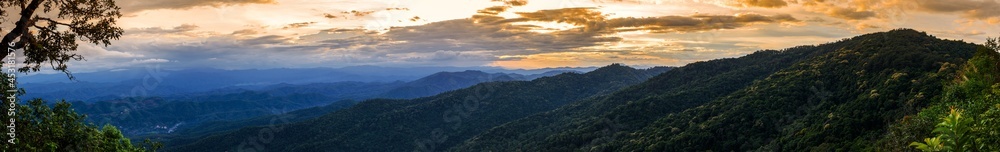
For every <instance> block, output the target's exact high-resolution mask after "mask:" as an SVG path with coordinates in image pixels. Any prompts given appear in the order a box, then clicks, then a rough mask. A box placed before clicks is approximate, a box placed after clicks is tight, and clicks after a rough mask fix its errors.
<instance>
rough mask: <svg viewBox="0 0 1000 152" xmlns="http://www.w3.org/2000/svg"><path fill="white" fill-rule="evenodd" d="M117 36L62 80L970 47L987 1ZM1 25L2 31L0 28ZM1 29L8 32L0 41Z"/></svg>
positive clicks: (306, 22) (378, 1)
mask: <svg viewBox="0 0 1000 152" xmlns="http://www.w3.org/2000/svg"><path fill="white" fill-rule="evenodd" d="M116 3H117V5H118V6H120V7H121V8H122V12H123V14H124V16H123V17H122V18H120V19H119V21H118V26H120V27H122V28H123V29H125V33H124V35H123V36H122V37H121V38H120V39H118V40H115V41H112V44H111V45H108V46H103V45H93V44H86V43H80V46H79V48H78V50H77V52H76V53H77V54H80V55H83V56H84V57H85V58H86V60H85V61H73V62H70V64H69V66H70V70H71V71H74V72H88V71H102V70H116V69H124V68H134V67H147V66H161V67H168V68H205V67H207V68H221V69H266V68H311V67H345V66H356V65H376V66H392V67H415V66H461V67H471V66H498V67H503V68H510V69H519V68H520V69H537V68H546V67H588V66H603V65H608V64H611V63H624V64H627V65H634V66H683V65H685V64H688V63H692V62H696V61H705V60H711V59H718V58H729V57H739V56H743V55H746V54H749V53H753V52H754V51H757V50H763V49H782V48H788V47H793V46H799V45H814V44H822V43H826V42H832V41H837V40H840V39H844V38H849V37H853V36H856V35H860V34H864V33H871V32H879V31H888V30H891V29H897V28H912V29H916V30H919V31H925V32H927V33H928V34H931V35H935V36H937V37H939V38H946V39H953V40H964V41H966V42H974V43H981V42H984V41H985V39H986V38H987V37H997V36H1000V28H998V25H1000V9H998V8H1000V1H998V0H546V1H539V0H532V1H524V0H513V1H506V0H364V1H346V0H157V1H148V0H118V1H117V2H116ZM3 22H4V23H3V24H10V23H7V22H12V21H3ZM4 32H7V31H4Z"/></svg>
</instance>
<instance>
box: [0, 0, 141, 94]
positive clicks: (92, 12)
mask: <svg viewBox="0 0 1000 152" xmlns="http://www.w3.org/2000/svg"><path fill="white" fill-rule="evenodd" d="M0 8H2V9H0V20H11V21H16V22H14V28H12V29H9V32H8V31H7V29H2V28H0V31H3V32H6V33H4V34H3V39H2V41H0V42H2V43H0V44H2V45H3V46H4V47H5V48H8V47H9V48H12V49H15V50H17V49H24V56H25V58H24V63H25V64H26V65H25V66H24V67H21V68H19V69H18V71H19V72H30V71H38V70H39V67H41V65H42V64H44V63H48V64H49V65H50V66H51V67H52V69H54V70H59V71H62V72H65V73H66V74H67V75H68V76H70V79H72V78H73V77H72V76H71V75H69V72H68V71H67V66H66V62H68V61H69V60H78V61H79V60H83V56H80V55H77V54H74V53H72V52H73V51H75V50H76V48H77V46H78V44H77V38H80V39H81V40H80V42H83V43H93V44H96V45H102V44H103V45H105V46H107V45H109V44H111V40H112V39H118V38H119V37H121V35H122V32H123V30H122V28H120V27H117V26H116V25H115V24H116V22H117V19H118V18H120V17H121V16H122V14H121V12H119V9H120V8H119V7H118V6H116V5H115V2H114V0H0ZM15 10H19V12H17V14H14V13H15V12H14V11H15ZM8 11H10V12H8ZM10 45H13V46H12V47H11V46H10ZM6 57H7V53H0V58H6Z"/></svg>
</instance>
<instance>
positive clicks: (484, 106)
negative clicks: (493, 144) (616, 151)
mask: <svg viewBox="0 0 1000 152" xmlns="http://www.w3.org/2000/svg"><path fill="white" fill-rule="evenodd" d="M662 71H664V70H663V68H654V69H650V70H636V69H632V68H628V67H625V66H621V65H617V64H615V65H610V66H607V67H603V68H600V69H597V70H594V71H592V72H588V73H585V74H575V73H565V74H561V75H557V76H552V77H543V78H539V79H536V80H532V81H509V82H493V83H483V84H479V85H475V86H473V87H470V88H466V89H460V90H455V91H450V92H446V93H442V94H439V95H435V96H431V97H425V98H418V99H413V100H388V99H378V100H369V101H364V102H361V103H359V104H358V105H356V106H354V107H351V108H349V109H344V110H340V111H337V112H333V113H331V114H328V115H325V116H322V117H320V118H318V119H315V120H309V121H305V122H300V123H293V124H289V125H279V126H263V127H253V128H244V129H240V130H238V131H235V132H232V133H228V134H222V135H217V136H212V137H208V138H205V139H202V140H200V141H198V142H196V143H192V144H189V145H185V146H179V147H175V148H168V149H167V150H170V151H191V150H198V151H225V150H248V149H250V150H266V151H413V150H436V149H437V150H440V149H438V147H450V146H451V145H454V144H457V143H459V142H461V141H464V140H465V139H467V138H469V137H471V136H473V135H476V134H479V133H480V132H482V131H485V130H486V129H489V128H492V127H494V126H496V125H500V124H502V123H505V122H508V121H512V120H516V119H519V118H522V117H525V116H528V115H531V114H534V113H538V112H543V111H548V110H551V109H554V108H556V107H559V106H562V105H563V104H566V103H569V102H571V101H575V100H578V99H582V98H587V97H591V96H595V95H600V94H606V93H609V92H611V91H614V90H617V89H618V88H621V87H625V86H628V85H632V84H635V83H639V82H641V81H644V80H646V79H647V78H649V77H651V76H653V75H655V74H658V73H657V72H662ZM271 128H280V130H279V129H271ZM261 130H278V131H280V133H275V134H274V138H273V140H270V141H269V142H267V143H266V146H263V145H261V144H263V143H260V142H259V141H248V140H247V139H254V138H256V137H257V132H258V131H261ZM253 142H257V143H253ZM248 144H257V145H260V146H255V145H248Z"/></svg>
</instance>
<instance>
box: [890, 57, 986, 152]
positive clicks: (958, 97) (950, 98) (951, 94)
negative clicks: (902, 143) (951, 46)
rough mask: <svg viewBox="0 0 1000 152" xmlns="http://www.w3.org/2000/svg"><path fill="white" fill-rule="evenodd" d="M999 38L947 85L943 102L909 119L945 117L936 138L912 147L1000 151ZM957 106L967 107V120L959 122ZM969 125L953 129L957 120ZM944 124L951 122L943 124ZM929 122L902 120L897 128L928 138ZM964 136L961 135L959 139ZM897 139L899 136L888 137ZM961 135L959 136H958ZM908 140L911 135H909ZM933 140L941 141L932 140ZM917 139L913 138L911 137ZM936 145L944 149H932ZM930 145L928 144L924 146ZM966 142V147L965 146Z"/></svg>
mask: <svg viewBox="0 0 1000 152" xmlns="http://www.w3.org/2000/svg"><path fill="white" fill-rule="evenodd" d="M995 47H996V39H991V40H989V41H987V43H986V45H985V46H983V47H980V48H979V49H978V51H977V52H976V56H975V57H973V58H972V59H969V61H968V63H966V64H965V66H964V67H963V68H962V70H961V71H959V73H960V75H958V76H957V77H956V78H955V79H954V81H953V82H949V84H950V85H949V86H947V87H946V88H945V92H944V97H943V98H942V100H940V101H939V102H935V103H934V104H933V105H932V106H930V107H928V108H926V109H924V110H922V111H920V113H919V114H918V117H916V118H915V119H913V120H908V122H932V121H931V120H930V119H933V118H941V119H942V120H943V122H941V123H940V124H938V125H937V127H936V128H934V129H933V131H930V132H933V133H937V135H935V137H933V138H926V139H925V141H924V142H923V143H920V142H913V143H911V145H912V146H915V147H916V148H918V149H921V150H924V151H1000V145H997V144H996V143H1000V127H998V126H1000V52H996V49H997V48H995ZM943 107H951V109H952V111H951V112H949V113H947V114H946V113H945V112H944V111H943V110H942V109H944V108H943ZM954 109H965V110H964V117H962V118H964V119H963V121H956V120H955V119H956V118H957V117H958V116H956V115H959V114H962V112H955V110H954ZM965 121H969V122H968V124H967V126H968V127H966V128H968V129H967V130H965V129H963V128H953V126H955V125H956V124H959V123H957V122H961V123H966V122H965ZM943 124H948V125H945V126H942V125H943ZM927 126H930V125H929V124H927V123H902V124H899V125H897V126H895V127H894V128H895V129H897V131H896V132H902V131H898V130H908V131H910V132H903V133H899V134H900V136H918V137H921V136H923V137H926V136H930V135H927V134H920V133H921V132H928V130H930V128H929V127H927ZM952 132H968V133H967V134H968V135H966V136H958V135H953V134H951V133H952ZM959 137H960V138H959ZM887 138H895V136H891V137H887ZM956 138H957V139H956ZM907 139H908V138H907ZM932 139H934V140H938V141H939V142H940V143H932V142H931V141H932ZM910 140H911V141H913V139H910ZM936 144H941V145H940V146H939V147H943V149H935V148H932V147H934V145H936ZM923 145H927V146H923ZM961 145H965V146H961Z"/></svg>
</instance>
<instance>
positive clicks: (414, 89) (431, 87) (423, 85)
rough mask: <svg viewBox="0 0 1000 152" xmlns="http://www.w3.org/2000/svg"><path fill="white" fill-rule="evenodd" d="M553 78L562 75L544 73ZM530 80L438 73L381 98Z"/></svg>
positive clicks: (479, 73)
mask: <svg viewBox="0 0 1000 152" xmlns="http://www.w3.org/2000/svg"><path fill="white" fill-rule="evenodd" d="M543 74H549V75H544V76H552V75H557V74H560V73H543ZM514 80H530V79H529V78H528V77H526V76H524V75H520V74H512V73H510V74H508V73H486V72H482V71H475V70H467V71H462V72H438V73H435V74H432V75H430V76H427V77H424V78H420V79H417V80H413V81H410V82H407V83H406V84H403V85H402V86H399V87H396V88H394V89H392V90H389V91H386V92H385V93H382V95H380V96H379V97H385V98H403V99H405V98H415V97H425V96H431V95H435V94H438V93H441V92H445V91H451V90H455V89H457V88H465V87H469V86H472V85H475V84H478V83H482V82H493V81H514Z"/></svg>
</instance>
